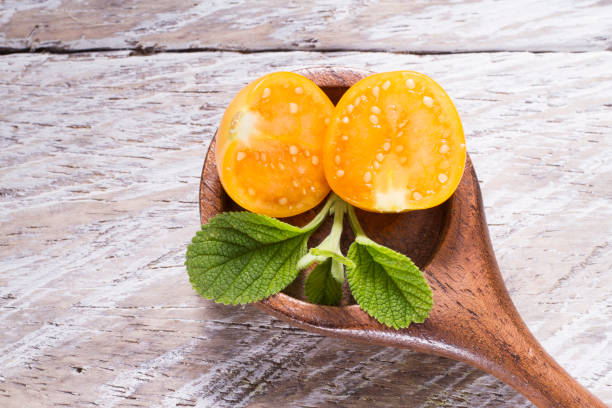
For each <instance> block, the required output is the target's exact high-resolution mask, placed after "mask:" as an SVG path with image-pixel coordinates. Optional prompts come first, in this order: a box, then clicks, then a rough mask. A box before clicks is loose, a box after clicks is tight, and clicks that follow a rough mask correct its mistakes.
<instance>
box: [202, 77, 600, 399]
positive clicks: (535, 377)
mask: <svg viewBox="0 0 612 408" xmlns="http://www.w3.org/2000/svg"><path fill="white" fill-rule="evenodd" d="M298 73H300V74H302V75H304V76H306V77H308V78H310V79H311V80H312V81H314V82H315V83H316V84H317V85H319V86H320V87H321V88H322V89H323V91H324V92H325V93H327V94H328V96H329V97H330V99H331V100H332V101H333V102H334V103H336V102H337V101H338V99H339V98H340V97H341V96H342V94H343V93H344V92H345V91H346V90H347V89H348V88H349V87H350V86H351V85H353V84H354V83H355V82H357V81H358V80H360V79H361V78H363V77H365V76H367V75H368V74H369V73H368V72H364V71H357V70H352V69H345V68H313V69H304V70H301V71H298ZM214 145H215V142H214V140H213V142H212V143H211V145H210V147H209V150H208V153H207V155H206V160H205V162H204V167H203V169H202V179H201V183H200V217H201V222H202V223H203V224H204V223H206V222H207V221H208V220H209V219H210V218H211V217H213V216H214V215H216V214H218V213H220V212H223V211H228V210H239V209H240V207H238V206H237V205H236V204H235V203H234V202H233V201H232V200H231V199H230V198H229V197H228V196H227V194H226V193H225V192H224V191H223V188H222V186H221V183H220V181H219V177H218V174H217V169H216V165H215V160H214ZM317 210H318V208H316V209H313V210H311V211H308V212H306V213H304V214H300V215H298V216H295V217H291V218H287V219H285V221H287V222H290V223H292V224H295V225H304V224H306V223H307V222H308V221H309V220H310V219H312V217H313V216H314V214H316V212H317ZM357 215H358V217H359V219H360V222H361V224H362V226H363V228H364V230H365V232H366V234H367V235H368V236H369V237H370V238H372V239H373V240H375V241H377V242H379V243H381V244H383V245H386V246H388V247H390V248H393V249H395V250H397V251H399V252H402V253H404V254H406V255H407V256H409V257H411V258H412V260H413V261H414V262H415V263H416V264H417V265H418V266H419V267H421V269H422V270H423V271H424V273H425V276H426V278H427V280H428V282H429V284H430V286H431V288H432V290H433V297H434V307H433V310H432V312H431V315H430V317H429V318H428V319H427V320H426V321H425V322H424V323H422V324H412V325H411V326H410V327H409V328H407V329H402V330H394V329H392V328H389V327H387V326H385V325H383V324H381V323H379V322H377V321H376V320H374V319H373V318H371V317H370V316H369V315H368V314H367V313H365V312H364V311H363V310H361V309H360V308H359V306H358V305H356V304H354V301H353V300H352V298H351V297H350V296H348V297H346V298H345V299H344V302H343V306H338V307H331V306H318V305H313V304H310V303H307V302H305V301H304V300H303V290H301V289H300V286H299V282H298V284H296V285H291V286H290V288H288V289H287V290H286V291H285V292H284V293H279V294H276V295H274V296H271V297H270V298H268V299H266V300H263V301H261V302H259V303H258V304H257V306H258V307H260V308H261V309H263V310H265V311H266V312H268V313H270V314H272V315H274V316H277V317H279V318H281V319H284V320H286V321H288V322H290V323H292V324H295V325H297V326H300V327H302V328H304V329H307V330H310V331H314V332H318V333H323V334H326V335H331V336H337V337H343V338H348V339H353V340H357V341H362V342H367V343H372V344H379V345H385V346H393V347H401V348H410V349H413V350H417V351H420V352H423V353H428V354H435V355H439V356H443V357H448V358H452V359H455V360H458V361H463V362H466V363H468V364H471V365H473V366H475V367H478V368H480V369H482V370H484V371H486V372H488V373H490V374H493V375H495V376H496V377H497V378H499V379H500V380H502V381H504V382H505V383H507V384H509V385H511V386H512V387H514V388H515V389H516V390H517V391H519V392H520V393H522V394H523V395H525V397H527V398H528V399H530V400H531V401H532V402H533V403H535V404H536V405H537V406H538V407H605V405H604V404H603V402H601V401H600V400H599V399H597V397H595V396H593V395H592V394H590V393H589V391H587V390H586V389H585V388H584V387H583V386H582V385H580V384H579V383H578V382H576V381H575V380H574V379H573V378H571V377H570V375H569V374H568V373H567V372H566V371H565V370H563V368H561V366H559V365H558V364H557V363H556V362H555V361H554V360H553V359H552V357H551V356H550V355H549V354H547V353H546V352H545V351H544V349H543V348H542V346H541V345H540V344H539V343H538V342H537V340H536V339H535V338H534V337H533V335H532V334H531V333H530V332H529V329H528V328H527V326H526V325H525V323H524V322H523V320H522V319H521V317H520V316H519V314H518V312H517V310H516V308H515V307H514V305H513V304H512V301H511V300H510V297H509V295H508V292H507V290H506V288H505V286H504V282H503V280H502V277H501V274H500V271H499V267H498V266H497V261H496V259H495V254H494V252H493V248H492V246H491V242H490V239H489V232H488V228H487V224H486V221H485V215H484V209H483V205H482V197H481V194H480V188H479V186H478V179H477V178H476V172H475V171H474V167H473V166H472V162H471V160H470V159H469V157H468V159H467V163H466V167H465V172H464V175H463V178H462V180H461V183H460V184H459V187H458V188H457V190H456V192H455V193H454V194H453V196H451V198H450V199H449V200H447V201H446V202H445V203H444V204H442V205H440V206H437V207H435V208H431V209H428V210H423V211H413V212H410V213H404V214H374V213H367V212H363V211H357ZM325 229H326V228H325V226H324V228H321V229H320V230H319V231H317V233H315V235H314V236H313V238H312V240H313V241H315V242H316V241H317V240H320V239H321V237H322V236H324V235H326V231H325ZM352 239H353V237H352V235H351V234H350V233H347V234H345V236H344V237H343V250H344V251H346V249H347V248H348V245H349V244H350V242H352Z"/></svg>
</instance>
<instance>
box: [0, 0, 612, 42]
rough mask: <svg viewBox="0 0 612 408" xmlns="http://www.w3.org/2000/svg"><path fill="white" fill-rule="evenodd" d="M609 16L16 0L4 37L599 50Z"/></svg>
mask: <svg viewBox="0 0 612 408" xmlns="http://www.w3.org/2000/svg"><path fill="white" fill-rule="evenodd" d="M610 16H612V4H611V3H610V2H605V1H604V2H602V1H596V0H580V1H571V0H555V1H549V0H537V1H530V0H519V1H502V2H500V1H497V0H484V1H478V2H474V1H459V2H456V1H435V2H429V1H415V2H405V1H401V0H368V1H363V0H343V1H335V0H334V1H329V0H327V1H311V2H301V3H287V2H286V1H282V0H268V1H266V2H257V5H255V4H254V3H253V2H249V1H246V0H238V1H231V2H227V1H214V2H192V1H183V2H177V1H175V0H161V1H156V2H140V1H121V2H110V3H109V2H108V1H102V0H95V1H85V0H45V1H34V0H26V1H22V0H9V1H5V2H4V3H3V4H2V5H0V47H5V48H10V49H31V48H39V47H42V48H52V49H59V50H83V49H94V48H95V49H100V48H105V49H126V48H129V49H135V48H139V49H145V50H148V51H151V49H160V48H161V49H163V48H165V49H178V50H184V49H190V48H200V49H201V48H207V49H220V50H227V49H231V50H272V49H299V50H385V51H396V52H421V53H423V52H425V53H430V52H453V51H454V52H456V51H489V50H507V51H596V50H606V49H611V48H612V37H611V36H610V33H612V19H610Z"/></svg>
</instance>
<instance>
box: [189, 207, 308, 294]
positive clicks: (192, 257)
mask: <svg viewBox="0 0 612 408" xmlns="http://www.w3.org/2000/svg"><path fill="white" fill-rule="evenodd" d="M311 233H312V229H308V230H303V229H301V228H298V227H294V226H292V225H289V224H287V223H284V222H281V221H278V220H276V219H274V218H270V217H267V216H264V215H259V214H253V213H249V212H227V213H223V214H219V215H217V216H215V217H214V218H212V219H211V220H210V222H209V223H208V224H206V225H203V226H202V229H201V230H200V231H198V232H197V234H196V236H195V237H194V238H193V240H192V243H191V244H190V245H189V247H188V248H187V261H186V262H185V265H186V266H187V272H188V274H189V280H190V281H191V285H192V286H193V288H194V289H195V290H196V291H197V292H198V293H199V294H200V295H202V296H203V297H205V298H208V299H214V300H215V301H217V302H220V303H224V304H244V303H250V302H256V301H259V300H261V299H264V298H266V297H268V296H271V295H273V294H275V293H277V292H280V291H281V290H283V289H284V288H285V287H286V286H287V285H289V284H290V283H291V282H292V281H293V280H294V279H295V278H296V276H297V274H298V269H297V262H298V260H299V259H300V258H301V257H302V256H304V254H306V243H307V242H308V238H309V237H310V234H311Z"/></svg>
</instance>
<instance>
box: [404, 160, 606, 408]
mask: <svg viewBox="0 0 612 408" xmlns="http://www.w3.org/2000/svg"><path fill="white" fill-rule="evenodd" d="M466 170H467V171H466V173H465V174H464V180H463V182H462V184H461V186H460V187H459V188H460V189H462V190H461V192H460V193H461V194H456V196H455V197H454V198H453V200H452V201H451V208H450V216H449V219H450V221H449V224H448V229H447V231H446V236H445V238H444V241H443V242H442V244H441V245H440V248H439V249H438V253H437V255H436V258H435V259H434V260H433V262H432V263H431V264H430V265H429V266H428V267H427V268H426V269H427V271H428V273H427V276H428V279H429V280H430V284H431V286H432V288H433V289H434V303H435V307H434V309H433V310H432V314H431V316H430V318H429V319H428V320H426V321H425V323H424V324H422V325H415V326H414V327H413V331H412V332H411V331H407V332H406V333H405V334H407V336H406V338H407V339H415V338H424V339H429V340H430V343H428V344H426V346H427V347H423V350H424V351H427V350H429V351H431V350H432V348H433V350H434V352H435V353H436V354H440V355H443V356H447V357H451V358H455V359H458V360H461V361H465V362H467V363H470V364H472V365H474V366H477V367H479V368H482V369H483V370H485V371H487V372H489V373H491V374H493V375H495V376H496V377H498V378H499V379H501V380H502V381H504V382H506V383H507V384H509V385H511V386H513V387H514V388H515V389H517V390H518V391H520V392H521V393H522V394H524V395H525V396H526V397H527V398H529V399H530V400H531V401H532V402H534V403H535V404H536V405H537V406H539V407H567V408H570V407H571V408H574V407H605V405H604V404H603V402H601V401H600V400H599V399H597V397H595V396H593V395H592V394H590V393H589V392H588V391H587V390H586V389H585V388H584V387H583V386H582V385H580V384H579V383H578V382H576V381H575V380H574V379H573V378H572V377H570V375H569V374H568V373H567V372H566V371H565V370H564V369H563V368H561V366H559V365H558V364H557V363H556V362H555V361H554V360H553V359H552V357H551V356H550V355H548V353H546V351H544V349H543V348H542V346H541V345H540V344H539V343H538V341H537V340H536V339H535V338H534V337H533V335H532V334H531V332H530V331H529V329H528V328H527V326H526V325H525V323H524V322H523V319H521V317H520V316H519V314H518V312H517V310H516V308H515V307H514V304H513V303H512V300H511V299H510V296H509V294H508V292H507V290H506V287H505V285H504V282H503V279H502V276H501V274H500V271H499V267H498V265H497V261H496V260H495V254H494V252H493V248H492V247H491V241H490V239H489V234H488V228H487V224H486V220H485V216H484V209H483V207H482V198H481V194H480V188H479V186H478V180H477V178H476V173H475V172H474V170H473V167H472V166H471V165H470V164H469V163H468V166H467V167H466ZM406 343H407V342H406ZM415 345H416V346H417V347H418V346H419V344H418V343H417V344H415ZM432 346H433V347H432Z"/></svg>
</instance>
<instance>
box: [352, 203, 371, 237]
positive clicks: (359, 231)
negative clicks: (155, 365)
mask: <svg viewBox="0 0 612 408" xmlns="http://www.w3.org/2000/svg"><path fill="white" fill-rule="evenodd" d="M348 216H349V221H350V222H351V228H353V232H354V233H355V238H358V237H365V238H367V237H366V234H365V233H364V232H363V228H361V224H359V220H358V219H357V214H355V208H354V207H353V206H352V205H348Z"/></svg>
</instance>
